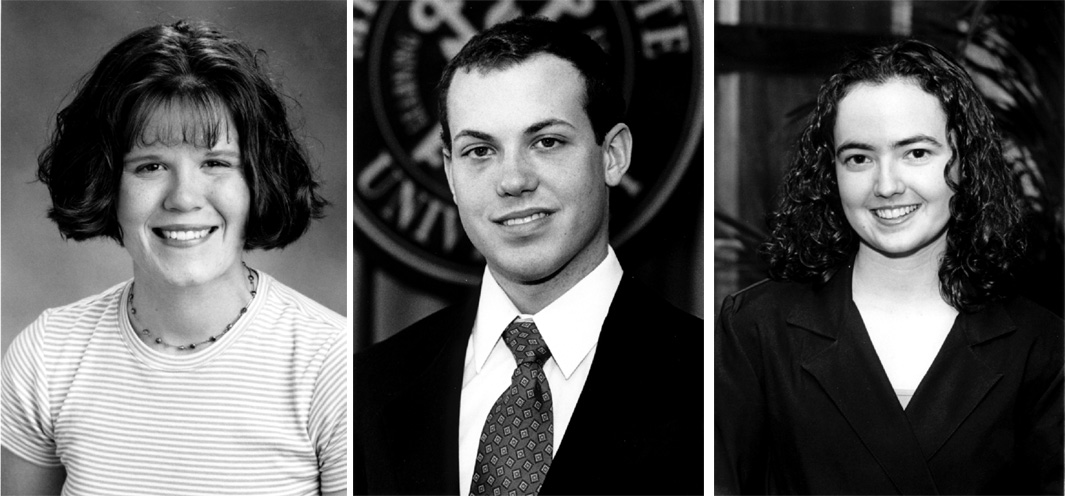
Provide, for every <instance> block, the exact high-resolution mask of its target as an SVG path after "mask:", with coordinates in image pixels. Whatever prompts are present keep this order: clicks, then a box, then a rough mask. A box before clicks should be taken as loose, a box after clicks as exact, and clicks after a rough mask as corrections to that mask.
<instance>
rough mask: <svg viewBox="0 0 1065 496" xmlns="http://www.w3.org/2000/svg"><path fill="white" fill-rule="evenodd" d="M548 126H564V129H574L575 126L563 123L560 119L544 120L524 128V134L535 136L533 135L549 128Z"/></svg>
mask: <svg viewBox="0 0 1065 496" xmlns="http://www.w3.org/2000/svg"><path fill="white" fill-rule="evenodd" d="M549 126H566V127H570V128H573V129H576V126H574V125H573V124H570V123H569V122H568V121H564V120H562V119H544V120H542V121H540V122H537V123H535V124H533V125H531V126H529V127H527V128H525V134H535V133H538V132H540V130H542V129H543V128H545V127H549Z"/></svg>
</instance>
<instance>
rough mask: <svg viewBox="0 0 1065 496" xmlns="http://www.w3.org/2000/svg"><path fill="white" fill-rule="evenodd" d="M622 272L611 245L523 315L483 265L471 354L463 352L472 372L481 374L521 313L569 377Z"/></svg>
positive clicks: (594, 336)
mask: <svg viewBox="0 0 1065 496" xmlns="http://www.w3.org/2000/svg"><path fill="white" fill-rule="evenodd" d="M622 274H623V272H622V269H621V263H620V262H618V258H617V255H615V254H614V249H613V248H611V247H610V246H607V254H606V258H604V259H603V261H602V262H600V263H599V265H598V266H596V268H595V269H594V270H592V272H590V273H589V274H588V275H587V276H584V278H583V279H581V280H580V281H579V282H577V284H576V285H574V286H573V287H572V288H570V289H569V291H567V292H566V293H565V294H563V295H562V296H560V297H559V298H558V299H557V300H555V301H553V302H551V304H549V305H548V306H547V307H545V308H544V309H543V310H540V311H539V312H537V313H536V314H534V315H528V314H521V312H519V311H518V308H517V307H516V306H514V303H513V302H511V301H510V298H509V297H507V294H506V293H504V292H503V288H501V287H499V283H498V282H496V280H495V277H493V276H492V272H491V271H490V270H488V268H487V267H485V269H484V278H483V279H482V280H481V295H480V298H479V300H478V304H477V320H476V322H475V323H474V325H473V335H472V336H471V337H470V345H471V346H470V348H471V351H472V354H468V355H467V356H468V358H469V359H472V360H473V365H474V367H475V370H476V371H477V372H480V370H481V367H483V366H484V364H485V362H486V361H487V360H488V355H489V354H490V353H491V352H492V348H494V347H495V345H496V342H497V341H499V337H500V335H501V334H502V333H503V329H506V327H507V324H510V322H511V321H513V320H514V318H515V317H518V316H519V315H520V316H522V317H529V318H532V319H533V321H534V322H535V323H536V328H537V329H538V330H539V331H540V334H541V335H543V337H544V341H545V342H546V343H547V347H548V348H549V349H550V350H551V356H552V358H554V359H555V363H556V364H558V367H559V369H560V370H561V371H562V373H563V375H565V376H566V378H569V376H570V375H571V374H572V373H573V371H574V370H576V369H577V366H578V365H580V363H581V362H582V361H584V358H585V357H586V356H587V355H588V353H589V352H590V351H591V350H592V348H593V347H594V346H595V344H596V343H597V342H599V332H600V331H601V330H602V328H603V321H604V320H606V315H607V312H609V310H610V302H611V301H613V300H614V293H615V292H616V291H617V289H618V285H619V284H621V277H622Z"/></svg>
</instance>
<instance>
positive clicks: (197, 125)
mask: <svg viewBox="0 0 1065 496" xmlns="http://www.w3.org/2000/svg"><path fill="white" fill-rule="evenodd" d="M238 139H239V136H238V133H237V128H236V126H235V125H234V124H233V117H232V115H231V113H230V111H229V109H228V108H227V107H226V106H225V105H224V104H223V103H221V102H219V101H217V100H216V99H206V100H202V101H189V100H176V99H175V100H167V101H161V102H155V103H149V104H145V105H142V106H141V108H140V109H139V110H138V111H137V112H135V113H134V114H133V116H132V118H131V126H130V133H129V140H130V142H129V148H133V147H136V146H140V147H147V146H158V145H162V146H177V145H182V144H188V145H193V146H195V147H198V148H213V147H215V146H216V145H221V144H229V145H237V144H238V143H239V141H238Z"/></svg>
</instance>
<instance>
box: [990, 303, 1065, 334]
mask: <svg viewBox="0 0 1065 496" xmlns="http://www.w3.org/2000/svg"><path fill="white" fill-rule="evenodd" d="M1001 305H1002V307H1003V308H1004V309H1005V310H1006V313H1007V314H1009V316H1010V318H1011V319H1012V320H1013V321H1014V322H1015V323H1016V324H1017V325H1018V326H1019V327H1022V328H1025V329H1035V330H1037V331H1041V332H1050V333H1054V334H1059V335H1060V334H1061V333H1062V329H1063V327H1065V321H1063V320H1062V319H1061V317H1058V316H1057V315H1055V314H1054V313H1053V312H1051V311H1050V310H1047V309H1046V308H1043V307H1042V306H1039V305H1037V304H1036V303H1034V302H1032V301H1031V300H1029V299H1027V298H1025V297H1023V296H1014V297H1012V298H1009V299H1007V300H1005V301H1003V302H1002V303H1001Z"/></svg>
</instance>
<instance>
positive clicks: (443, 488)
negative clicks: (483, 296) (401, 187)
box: [382, 300, 477, 494]
mask: <svg viewBox="0 0 1065 496" xmlns="http://www.w3.org/2000/svg"><path fill="white" fill-rule="evenodd" d="M460 308H461V310H459V311H458V314H457V315H453V316H452V317H450V318H448V317H444V318H442V319H440V322H443V323H444V325H445V326H446V327H442V328H441V329H440V331H439V332H441V333H447V336H446V337H445V338H444V339H443V342H442V343H439V342H438V344H437V346H439V352H437V353H436V354H435V356H434V357H433V358H432V359H431V360H429V362H428V363H427V365H426V366H425V368H424V370H423V371H422V372H421V374H420V376H419V377H418V379H417V380H415V381H413V382H412V383H411V387H409V388H408V389H406V390H404V391H402V392H400V393H399V394H398V395H397V396H396V397H395V399H394V400H393V401H391V402H390V403H389V404H388V405H387V406H386V407H385V408H384V409H383V412H382V415H383V418H386V419H389V420H388V422H390V423H391V425H392V429H394V430H393V432H394V433H395V436H394V438H393V439H394V440H395V442H394V443H392V444H393V445H392V446H389V447H388V448H387V449H388V450H389V451H390V452H391V453H393V454H394V455H393V456H394V462H395V463H396V464H397V465H396V466H397V467H399V466H402V467H411V470H407V471H404V472H403V473H404V474H405V475H404V478H405V479H406V480H403V481H397V483H398V484H399V486H400V487H403V488H406V489H407V490H404V491H400V492H402V493H408V494H457V493H458V491H459V482H458V424H459V401H460V398H461V390H462V369H463V363H464V360H465V356H466V344H467V340H468V338H469V335H470V332H471V330H472V329H473V319H474V317H475V315H476V309H477V302H476V300H473V301H472V302H470V303H467V304H466V305H463V306H462V307H460ZM456 322H457V323H458V324H457V325H455V323H456ZM452 326H454V327H452ZM430 346H432V344H430ZM412 365H416V364H412Z"/></svg>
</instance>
